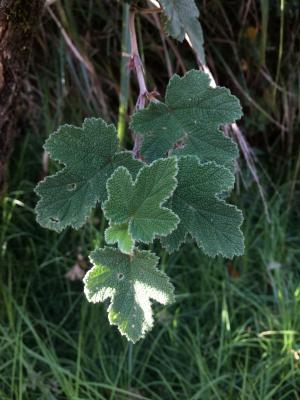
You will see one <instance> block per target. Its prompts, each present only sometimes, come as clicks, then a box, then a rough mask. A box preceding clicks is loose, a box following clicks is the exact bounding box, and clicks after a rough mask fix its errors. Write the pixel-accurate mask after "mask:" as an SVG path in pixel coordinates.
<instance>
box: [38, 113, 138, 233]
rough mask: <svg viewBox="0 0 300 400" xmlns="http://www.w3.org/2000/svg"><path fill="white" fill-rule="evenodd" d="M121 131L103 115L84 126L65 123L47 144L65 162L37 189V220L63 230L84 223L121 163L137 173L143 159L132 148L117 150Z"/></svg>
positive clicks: (56, 157)
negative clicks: (138, 157) (106, 121)
mask: <svg viewBox="0 0 300 400" xmlns="http://www.w3.org/2000/svg"><path fill="white" fill-rule="evenodd" d="M117 146H118V141H117V132H116V129H115V127H114V126H113V125H107V124H106V123H105V121H103V120H102V119H100V118H99V119H96V118H88V119H85V120H84V123H83V125H82V127H75V126H72V125H63V126H61V127H60V128H59V129H58V131H56V132H54V133H53V134H52V135H50V137H49V139H48V140H47V141H46V144H45V146H44V148H45V150H47V152H48V153H49V154H50V156H51V158H52V159H54V160H57V161H59V162H61V163H63V164H64V165H65V166H64V168H63V169H62V170H60V171H59V172H57V173H56V174H54V175H52V176H48V177H46V178H45V179H44V180H43V181H42V182H40V183H39V184H38V186H37V187H36V189H35V191H36V193H37V194H38V195H39V196H40V198H41V199H40V201H39V202H38V204H37V206H36V212H37V221H38V222H39V223H40V224H41V225H42V226H44V227H46V228H49V229H53V230H56V231H61V230H63V229H64V228H66V227H67V226H69V225H71V226H72V227H74V228H79V227H81V226H82V225H83V224H84V223H85V221H86V219H87V217H88V216H89V215H90V213H91V211H92V209H93V208H94V207H95V206H96V204H97V202H102V201H104V200H105V198H106V181H107V179H108V178H109V177H110V176H111V174H112V173H113V171H114V170H115V169H116V168H117V167H119V166H125V167H126V168H128V170H129V171H130V173H131V174H133V176H136V174H137V172H138V170H139V169H140V167H141V166H142V162H140V161H138V160H136V159H133V157H132V155H131V153H130V152H126V151H124V152H119V153H116V151H117Z"/></svg>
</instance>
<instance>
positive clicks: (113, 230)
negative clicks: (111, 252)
mask: <svg viewBox="0 0 300 400" xmlns="http://www.w3.org/2000/svg"><path fill="white" fill-rule="evenodd" d="M105 241H106V243H108V244H114V243H118V247H119V249H120V250H121V251H122V253H126V254H132V252H133V248H134V240H133V239H132V237H131V235H130V233H129V231H128V224H116V225H111V226H109V227H108V228H107V229H106V231H105Z"/></svg>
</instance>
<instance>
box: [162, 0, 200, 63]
mask: <svg viewBox="0 0 300 400" xmlns="http://www.w3.org/2000/svg"><path fill="white" fill-rule="evenodd" d="M159 1H160V3H161V5H162V7H163V10H164V13H165V14H166V17H167V21H168V22H167V26H166V28H167V32H168V33H169V35H171V36H172V37H173V38H175V39H177V40H179V41H180V42H182V41H183V39H184V36H185V33H187V34H188V36H189V38H190V40H191V43H192V46H193V49H194V50H195V52H196V54H197V56H198V58H199V60H200V61H201V63H202V64H205V54H204V48H203V43H204V39H203V32H202V27H201V24H200V22H199V20H198V18H199V10H198V8H197V6H196V4H195V1H194V0H176V1H174V0H159Z"/></svg>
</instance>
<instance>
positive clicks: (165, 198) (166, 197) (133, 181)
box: [102, 156, 180, 243]
mask: <svg viewBox="0 0 300 400" xmlns="http://www.w3.org/2000/svg"><path fill="white" fill-rule="evenodd" d="M171 158H173V159H175V160H176V164H175V174H174V176H173V180H174V185H173V188H172V190H171V191H170V192H169V195H166V196H165V197H164V198H163V199H162V201H161V202H160V203H159V207H160V208H161V209H163V210H168V211H169V212H170V214H172V215H174V217H176V218H177V224H176V226H175V228H174V229H171V230H169V232H168V233H167V234H166V235H164V236H162V235H160V236H161V237H166V236H168V235H169V234H170V233H172V232H173V231H174V230H175V229H177V226H178V224H179V223H180V218H179V217H178V215H177V214H176V213H174V211H172V210H171V209H170V208H167V207H162V204H163V203H165V202H166V201H167V200H168V199H169V198H171V197H172V196H173V193H174V191H175V189H176V187H177V184H178V181H177V179H176V176H177V174H178V162H177V157H176V156H171V157H168V158H158V159H157V160H154V161H153V162H152V163H151V164H144V165H143V166H142V167H141V169H140V170H139V172H138V173H137V176H136V178H135V180H133V178H132V175H131V173H130V172H129V171H128V169H127V168H126V167H123V166H120V167H118V168H117V169H116V170H115V171H114V172H113V173H112V175H111V176H110V178H109V179H108V180H107V182H106V191H107V193H108V197H107V199H106V200H105V201H104V202H103V203H102V211H103V213H104V215H105V211H106V204H107V202H108V201H109V199H110V196H109V191H108V184H109V181H110V180H112V179H113V177H114V174H115V173H116V172H117V171H118V170H119V169H123V170H124V172H126V173H128V174H129V175H130V180H131V183H132V185H133V186H135V185H136V183H137V181H138V179H139V176H140V174H141V172H142V170H143V169H144V168H150V167H151V166H153V164H155V163H157V162H159V161H164V160H167V159H168V160H169V159H171ZM108 220H109V222H110V223H111V220H110V219H109V218H108ZM125 222H126V223H128V227H129V233H130V234H131V237H132V233H131V229H130V228H131V225H132V220H131V219H130V220H129V222H128V221H123V222H122V223H125ZM157 235H158V233H154V234H153V237H152V239H151V240H149V241H140V240H136V239H134V240H135V241H137V242H142V243H151V242H152V241H153V240H154V239H155V237H156V236H157Z"/></svg>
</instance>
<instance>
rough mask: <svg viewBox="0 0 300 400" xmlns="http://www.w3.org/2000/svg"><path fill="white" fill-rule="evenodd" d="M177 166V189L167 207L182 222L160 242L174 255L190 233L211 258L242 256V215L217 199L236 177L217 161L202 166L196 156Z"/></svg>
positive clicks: (188, 157)
mask: <svg viewBox="0 0 300 400" xmlns="http://www.w3.org/2000/svg"><path fill="white" fill-rule="evenodd" d="M178 167H179V172H178V176H177V179H178V186H177V188H176V190H175V192H174V194H173V197H172V199H171V200H170V201H169V202H168V204H167V205H168V207H170V208H171V209H172V210H173V211H174V212H175V213H176V214H177V215H178V216H179V218H180V223H179V225H178V227H177V229H176V230H174V231H173V232H172V233H171V234H170V235H168V236H167V237H165V238H162V239H161V242H162V245H163V246H164V247H165V248H166V249H167V250H168V251H169V252H173V251H175V250H177V249H178V248H179V247H180V245H181V243H183V242H184V241H185V239H186V236H187V235H188V234H190V235H191V236H192V237H193V238H194V239H195V240H196V242H197V245H198V246H199V247H200V248H202V250H203V251H204V253H205V254H207V255H209V256H216V255H218V254H220V255H222V256H224V257H228V258H233V256H235V255H241V254H242V253H243V251H244V243H243V234H242V232H241V230H240V226H241V223H242V221H243V217H242V213H241V211H240V210H238V209H237V208H236V207H235V206H232V205H230V204H226V203H225V201H224V200H222V199H221V198H220V196H218V195H220V194H222V193H223V192H224V191H230V190H231V189H232V187H233V185H234V176H233V175H232V174H231V172H230V171H229V170H228V169H226V168H224V167H222V166H219V165H217V164H216V163H214V162H208V163H204V164H201V163H199V160H198V159H197V157H195V156H185V157H182V158H180V159H179V162H178Z"/></svg>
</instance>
